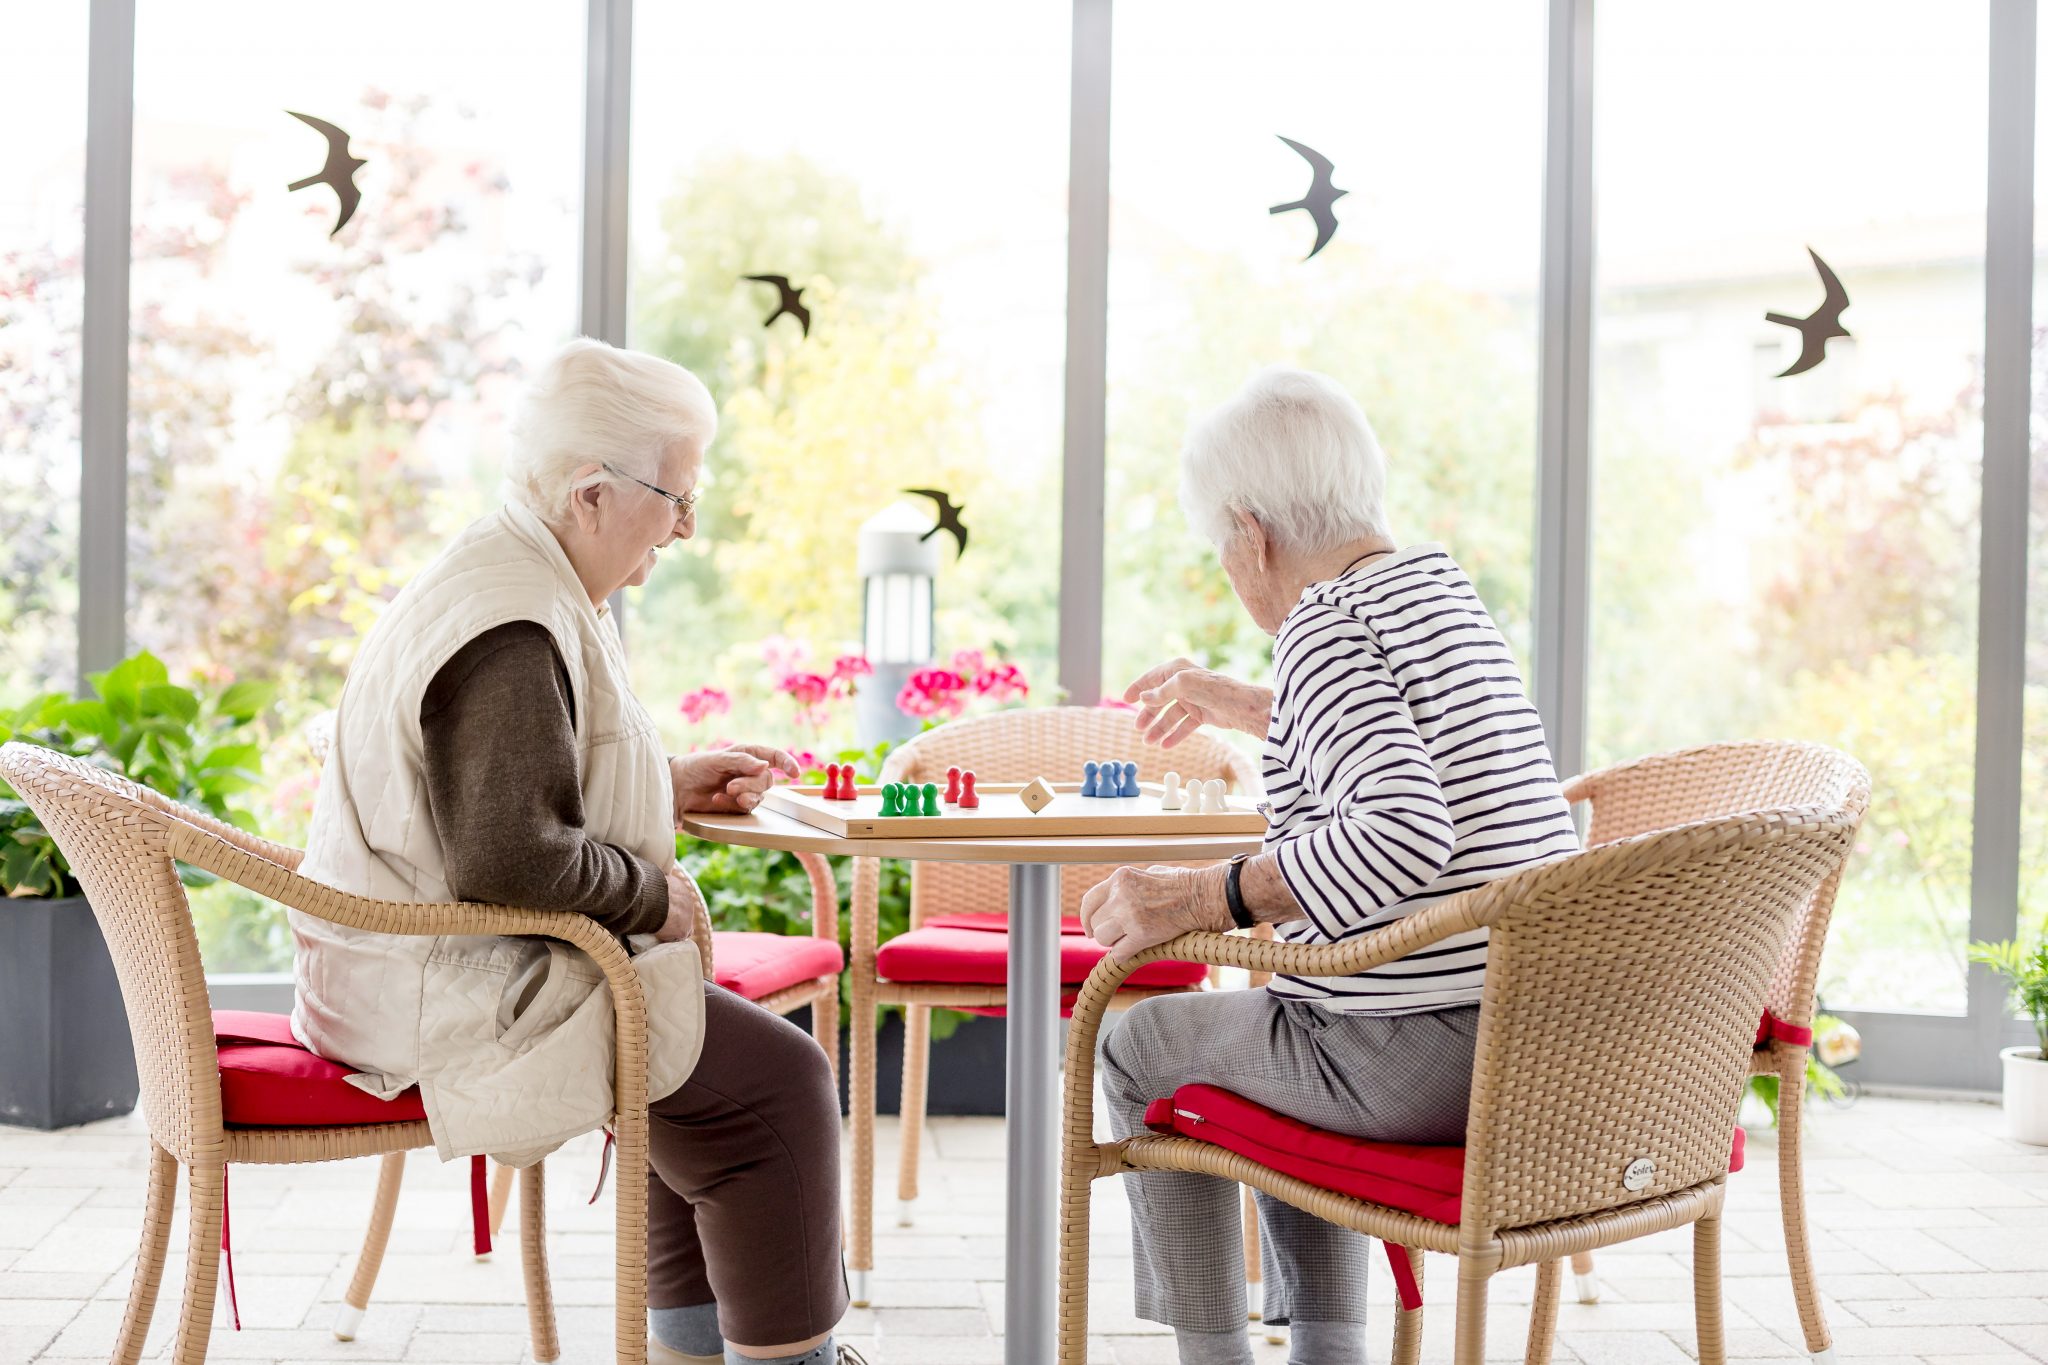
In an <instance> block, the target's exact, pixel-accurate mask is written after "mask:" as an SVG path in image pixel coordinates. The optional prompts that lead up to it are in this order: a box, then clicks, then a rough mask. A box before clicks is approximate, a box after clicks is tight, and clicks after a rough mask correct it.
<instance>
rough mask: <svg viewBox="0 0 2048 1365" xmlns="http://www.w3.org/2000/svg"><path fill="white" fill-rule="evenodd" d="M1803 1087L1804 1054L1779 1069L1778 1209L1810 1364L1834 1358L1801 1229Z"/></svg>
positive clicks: (1803, 1209) (1808, 1247) (1806, 1239)
mask: <svg viewBox="0 0 2048 1365" xmlns="http://www.w3.org/2000/svg"><path fill="white" fill-rule="evenodd" d="M1805 1091H1806V1053H1805V1052H1804V1051H1803V1050H1802V1051H1801V1052H1799V1053H1798V1054H1797V1056H1795V1057H1794V1058H1792V1065H1789V1066H1784V1067H1780V1068H1779V1071H1778V1212H1779V1214H1780V1216H1782V1217H1783V1219H1784V1222H1785V1262H1786V1265H1787V1267H1788V1268H1789V1269H1790V1270H1791V1272H1792V1298H1793V1301H1794V1302H1796V1303H1797V1304H1798V1305H1799V1327H1800V1330H1801V1331H1802V1332H1803V1333H1804V1334H1805V1336H1806V1353H1807V1355H1809V1356H1811V1357H1812V1358H1813V1360H1814V1363H1815V1365H1830V1362H1832V1361H1833V1360H1834V1358H1835V1352H1834V1338H1833V1337H1832V1336H1830V1335H1829V1333H1828V1320H1827V1315H1826V1314H1825V1313H1824V1312H1822V1310H1821V1306H1820V1287H1819V1286H1818V1285H1817V1284H1815V1283H1814V1278H1813V1243H1812V1241H1811V1240H1810V1239H1809V1237H1808V1235H1807V1230H1806V1167H1805V1162H1804V1160H1803V1158H1802V1156H1801V1152H1800V1134H1801V1129H1802V1119H1803V1117H1804V1116H1803V1114H1802V1113H1801V1107H1802V1101H1803V1100H1804V1099H1805V1097H1806V1096H1805Z"/></svg>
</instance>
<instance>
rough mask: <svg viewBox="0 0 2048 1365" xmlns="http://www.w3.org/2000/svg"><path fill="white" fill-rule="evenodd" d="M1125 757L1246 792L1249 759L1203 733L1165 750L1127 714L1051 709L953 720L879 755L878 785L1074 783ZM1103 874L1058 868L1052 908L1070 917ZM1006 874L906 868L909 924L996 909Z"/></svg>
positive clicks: (1149, 775) (1005, 892) (962, 867)
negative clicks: (970, 780) (882, 759)
mask: <svg viewBox="0 0 2048 1365" xmlns="http://www.w3.org/2000/svg"><path fill="white" fill-rule="evenodd" d="M1109 758H1118V759H1129V760H1133V761H1135V762H1136V763H1137V764H1138V772H1139V774H1140V775H1141V776H1142V777H1143V778H1144V779H1145V780H1146V781H1151V782H1156V781H1158V780H1159V779H1160V777H1161V776H1162V775H1164V774H1165V773H1167V772H1169V771H1171V772H1177V773H1179V774H1180V775H1181V776H1182V777H1183V778H1187V779H1193V778H1201V779H1203V780H1205V781H1206V780H1208V779H1210V778H1216V777H1220V778H1222V779H1223V780H1224V781H1226V782H1228V783H1230V785H1231V787H1232V788H1233V789H1234V790H1236V791H1239V792H1249V791H1255V790H1257V787H1258V770H1257V768H1256V767H1255V766H1254V765H1253V763H1252V761H1251V760H1250V759H1248V758H1246V757H1245V756H1244V755H1242V754H1240V753H1238V752H1237V751H1236V750H1235V749H1232V748H1231V747H1230V746H1229V745H1228V744H1225V743H1224V742H1223V741H1222V740H1220V739H1217V738H1216V737H1215V736H1213V735H1208V734H1201V733H1197V734H1193V735H1190V736H1188V737H1187V738H1186V739H1184V740H1182V741H1181V742H1180V743H1179V744H1176V745H1174V746H1173V748H1171V749H1162V748H1160V747H1159V746H1158V745H1155V744H1144V743H1141V742H1139V739H1138V735H1137V728H1136V725H1135V724H1134V722H1133V720H1132V716H1131V713H1130V712H1128V711H1119V710H1116V709H1113V708H1110V707H1102V706H1051V707H1039V708H1036V709H1033V710H1024V711H998V712H996V713H994V714H993V715H987V716H976V717H974V718H972V719H970V720H956V721H953V722H952V723H950V724H947V725H942V726H940V727H938V728H937V729H935V730H927V731H926V732H925V733H923V734H921V735H919V736H917V737H916V738H915V739H912V740H910V741H909V742H908V743H906V744H904V745H903V747H902V748H900V749H897V750H896V751H894V752H893V753H891V754H890V755H889V758H888V761H887V762H886V763H884V764H883V767H882V779H883V780H884V781H886V782H935V783H938V784H939V785H940V786H944V785H945V781H946V769H948V768H953V767H958V768H972V769H973V770H974V775H975V779H976V780H977V781H979V782H1029V781H1030V780H1031V779H1032V778H1034V777H1043V778H1044V779H1045V780H1046V781H1048V782H1054V783H1059V782H1078V781H1079V780H1080V779H1081V769H1082V767H1083V766H1084V765H1085V764H1087V763H1088V762H1090V761H1091V760H1099V759H1109ZM1110 870H1111V869H1109V868H1107V867H1095V866H1066V867H1062V868H1061V869H1060V907H1061V911H1062V913H1064V914H1068V915H1072V914H1077V913H1079V911H1080V908H1081V897H1083V896H1084V895H1086V894H1087V893H1088V890H1089V888H1091V887H1093V886H1094V885H1095V884H1096V883H1097V882H1099V881H1101V880H1102V879H1103V878H1104V877H1106V876H1108V875H1109V873H1110ZM1008 877H1009V874H1008V872H1007V870H1006V869H1004V868H1002V867H999V866H993V865H986V864H974V863H912V864H911V869H910V923H911V926H912V927H913V928H914V927H916V926H917V925H919V924H922V923H923V922H924V919H925V916H926V915H927V914H930V913H935V912H937V911H940V910H944V911H945V912H946V913H948V914H960V913H971V912H975V911H980V910H988V911H998V910H1001V909H1002V908H1003V907H1004V906H1005V905H1006V904H1007V903H1008V898H1009V880H1008Z"/></svg>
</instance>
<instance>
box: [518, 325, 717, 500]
mask: <svg viewBox="0 0 2048 1365" xmlns="http://www.w3.org/2000/svg"><path fill="white" fill-rule="evenodd" d="M717 430H718V408H717V406H716V405H715V404H714V403H713V402H712V401H711V392H710V390H708V389H706V388H705V387H704V385H703V382H702V381H700V380H699V379H698V378H697V376H696V375H694V374H691V373H690V372H689V371H688V370H686V369H684V368H683V367H682V366H680V365H677V364H674V363H673V362H671V361H667V360H663V359H661V358H660V357H659V356H651V355H644V354H642V353H640V352H638V351H625V350H620V349H619V348H617V347H614V346H607V345H606V344H605V343H604V342H602V341H597V340H594V339H592V338H590V337H578V338H577V339H576V340H574V341H572V342H570V343H569V344H568V345H566V346H564V347H563V348H562V349H561V350H559V351H557V352H556V353H555V355H554V357H553V358H552V359H551V360H549V361H548V363H547V364H546V365H545V366H544V367H542V369H541V371H540V373H539V374H537V375H535V376H534V378H533V380H532V382H531V383H529V384H528V385H527V387H526V392H525V395H524V396H523V397H522V398H521V400H520V404H519V415H518V416H517V417H516V418H514V419H513V422H512V429H511V443H510V448H509V449H508V450H507V452H506V456H505V487H506V492H507V495H508V496H510V497H513V498H516V499H517V500H518V501H520V502H522V503H524V504H525V505H526V506H527V507H528V508H529V509H530V510H531V511H532V512H533V513H534V514H535V515H536V516H538V517H539V518H540V519H541V520H542V521H545V522H548V523H550V524H551V525H552V524H555V523H557V522H559V520H560V519H561V518H563V517H566V516H567V515H568V514H569V504H570V500H571V499H572V498H574V497H575V496H576V494H577V493H578V492H579V491H581V490H582V489H585V488H589V487H591V486H593V485H595V484H599V483H608V482H616V481H617V480H616V477H615V476H614V475H611V474H607V473H603V472H599V473H595V474H589V475H585V476H583V477H582V478H578V477H577V471H578V470H580V469H582V468H583V467H584V466H586V465H591V464H599V465H603V464H609V465H611V466H613V467H614V468H616V469H618V470H620V471H621V472H623V473H625V474H626V475H629V476H631V477H634V478H640V479H645V480H647V481H648V482H649V483H658V482H659V481H660V479H659V473H660V468H661V457H662V455H663V453H664V452H666V451H667V450H668V448H669V447H670V446H671V445H673V444H675V443H676V442H677V441H690V442H692V443H694V444H695V445H696V446H697V448H698V449H700V450H701V449H703V448H704V447H705V446H706V445H709V444H710V442H711V438H712V436H713V435H714V434H715V433H716V432H717Z"/></svg>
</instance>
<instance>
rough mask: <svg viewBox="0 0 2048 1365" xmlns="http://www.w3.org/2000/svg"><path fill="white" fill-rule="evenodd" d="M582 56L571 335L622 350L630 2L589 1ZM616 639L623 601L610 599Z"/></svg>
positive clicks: (616, 596)
mask: <svg viewBox="0 0 2048 1365" xmlns="http://www.w3.org/2000/svg"><path fill="white" fill-rule="evenodd" d="M589 3H590V8H589V16H590V22H589V28H588V30H587V36H586V40H585V43H584V49H583V218H582V256H583V273H582V279H581V284H580V286H579V290H578V303H577V331H578V332H579V333H580V334H581V335H583V336H587V337H596V338H597V339H598V340H600V341H606V342H610V343H611V344H612V345H614V346H623V345H625V344H626V189H627V171H628V169H629V165H628V161H627V153H628V148H629V141H628V137H629V134H630V132H631V124H632V113H633V0H589ZM609 601H610V604H611V609H612V619H613V620H614V621H616V622H617V623H618V626H619V633H620V636H621V638H623V637H624V635H625V629H626V594H625V592H624V591H623V590H621V591H619V592H615V593H613V594H612V595H611V597H610V599H609Z"/></svg>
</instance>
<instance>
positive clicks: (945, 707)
mask: <svg viewBox="0 0 2048 1365" xmlns="http://www.w3.org/2000/svg"><path fill="white" fill-rule="evenodd" d="M967 686H968V683H967V679H966V678H964V677H962V676H961V675H960V674H958V673H956V672H954V671H953V670H952V669H950V668H920V669H918V670H917V672H915V673H913V674H911V675H910V681H909V682H907V683H905V684H903V690H902V691H901V692H898V693H897V694H896V708H897V709H898V710H899V711H901V712H903V714H905V715H906V716H914V717H916V718H917V719H919V720H928V719H931V718H933V717H947V718H950V717H953V716H957V715H959V714H960V713H961V712H962V711H965V710H966V709H967V698H966V697H965V696H963V695H962V694H963V693H964V692H966V691H967Z"/></svg>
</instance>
